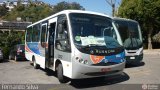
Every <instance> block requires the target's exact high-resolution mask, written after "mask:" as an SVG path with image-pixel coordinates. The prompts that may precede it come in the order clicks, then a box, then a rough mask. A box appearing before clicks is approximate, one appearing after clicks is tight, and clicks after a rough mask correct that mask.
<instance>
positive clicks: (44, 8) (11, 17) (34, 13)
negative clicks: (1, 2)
mask: <svg viewBox="0 0 160 90" xmlns="http://www.w3.org/2000/svg"><path fill="white" fill-rule="evenodd" d="M51 14H52V8H51V7H50V6H49V5H47V4H45V3H43V4H41V5H40V4H36V3H33V2H32V0H29V5H28V6H24V5H22V4H21V0H19V3H18V5H17V6H16V7H15V8H14V9H12V11H11V12H9V13H8V14H7V15H5V16H4V18H3V19H5V20H8V21H16V19H17V17H21V19H22V21H30V22H36V21H38V20H40V19H43V18H45V17H47V16H49V15H51Z"/></svg>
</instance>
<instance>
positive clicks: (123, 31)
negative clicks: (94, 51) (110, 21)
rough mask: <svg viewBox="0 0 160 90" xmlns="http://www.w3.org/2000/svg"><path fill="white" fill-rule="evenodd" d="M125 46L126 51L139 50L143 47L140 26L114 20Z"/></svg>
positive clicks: (134, 23) (130, 22)
mask: <svg viewBox="0 0 160 90" xmlns="http://www.w3.org/2000/svg"><path fill="white" fill-rule="evenodd" d="M114 23H115V26H116V27H117V29H118V31H119V33H120V36H121V39H122V42H123V45H124V47H125V48H126V49H138V48H140V47H142V37H141V31H140V27H139V24H138V23H137V22H134V21H129V20H114Z"/></svg>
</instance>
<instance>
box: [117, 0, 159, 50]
mask: <svg viewBox="0 0 160 90" xmlns="http://www.w3.org/2000/svg"><path fill="white" fill-rule="evenodd" d="M159 10H160V0H122V3H121V5H120V7H119V10H118V16H120V17H124V18H130V19H134V20H137V21H138V22H139V23H140V25H141V27H142V30H143V32H144V33H146V34H147V37H148V38H147V40H148V49H152V43H151V42H152V39H151V37H152V36H153V35H154V34H155V32H157V29H160V27H159V26H160V16H159V15H160V11H159ZM144 36H145V35H144Z"/></svg>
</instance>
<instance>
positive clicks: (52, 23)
mask: <svg viewBox="0 0 160 90" xmlns="http://www.w3.org/2000/svg"><path fill="white" fill-rule="evenodd" d="M56 21H57V18H53V19H50V20H49V22H48V23H49V24H48V25H49V26H48V35H47V37H48V40H47V43H48V48H46V49H48V50H46V51H48V55H47V57H46V58H47V59H46V60H47V61H46V64H47V65H46V66H48V68H52V67H53V63H54V37H55V27H56Z"/></svg>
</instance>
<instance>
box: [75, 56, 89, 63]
mask: <svg viewBox="0 0 160 90" xmlns="http://www.w3.org/2000/svg"><path fill="white" fill-rule="evenodd" d="M76 60H77V61H78V62H79V63H82V64H88V60H83V59H82V58H79V57H76Z"/></svg>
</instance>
